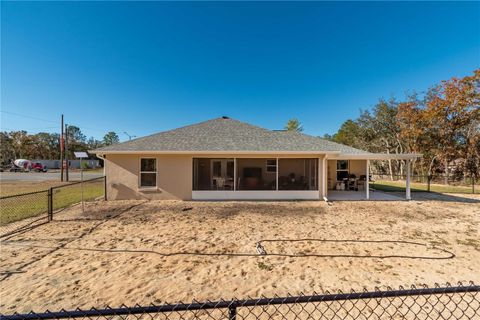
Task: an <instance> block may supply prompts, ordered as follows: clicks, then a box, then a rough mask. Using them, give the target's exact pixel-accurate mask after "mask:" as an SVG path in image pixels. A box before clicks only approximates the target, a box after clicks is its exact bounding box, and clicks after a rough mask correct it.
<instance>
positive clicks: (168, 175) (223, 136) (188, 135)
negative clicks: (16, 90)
mask: <svg viewBox="0 0 480 320" xmlns="http://www.w3.org/2000/svg"><path fill="white" fill-rule="evenodd" d="M91 152H92V153H95V154H96V155H97V156H98V157H100V158H102V159H104V170H105V176H106V179H107V182H106V185H107V187H106V188H107V198H108V199H109V200H110V199H111V200H113V199H158V200H159V199H182V200H241V199H245V200H246V199H250V200H259V199H265V200H267V199H268V200H281V199H285V200H287V199H290V200H291V199H308V200H314V199H318V200H323V199H325V200H326V199H328V196H329V193H330V192H337V193H340V192H350V193H355V194H356V195H357V197H356V198H358V195H359V194H361V195H362V197H361V198H362V199H369V198H370V194H371V191H370V188H369V179H368V178H367V177H369V161H370V160H377V159H378V160H381V159H403V160H407V161H406V162H407V172H408V177H409V174H410V164H409V163H410V160H412V159H415V158H417V157H419V156H420V155H416V154H401V155H392V154H374V153H369V152H366V151H363V150H359V149H355V148H352V147H349V146H346V145H342V144H338V143H335V142H331V141H328V140H325V139H321V138H318V137H314V136H309V135H306V134H303V133H299V132H292V131H285V130H268V129H264V128H260V127H257V126H254V125H251V124H248V123H244V122H241V121H238V120H234V119H231V118H229V117H221V118H217V119H212V120H208V121H205V122H200V123H197V124H193V125H189V126H186V127H181V128H178V129H173V130H169V131H165V132H160V133H157V134H153V135H150V136H146V137H143V138H138V139H134V140H130V141H126V142H123V143H119V144H115V145H110V146H107V147H103V148H100V149H96V150H93V151H91ZM406 187H407V188H406V190H407V191H406V199H410V179H409V178H407V183H406ZM344 190H348V191H344ZM345 194H346V193H345Z"/></svg>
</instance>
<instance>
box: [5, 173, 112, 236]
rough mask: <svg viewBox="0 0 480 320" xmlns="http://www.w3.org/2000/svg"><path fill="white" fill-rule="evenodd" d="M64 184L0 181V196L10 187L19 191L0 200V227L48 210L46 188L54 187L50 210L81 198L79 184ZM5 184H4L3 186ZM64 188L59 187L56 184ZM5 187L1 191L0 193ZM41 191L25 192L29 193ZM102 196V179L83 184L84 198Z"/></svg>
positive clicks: (9, 190) (10, 189)
mask: <svg viewBox="0 0 480 320" xmlns="http://www.w3.org/2000/svg"><path fill="white" fill-rule="evenodd" d="M67 184H68V183H62V182H58V181H48V182H45V181H43V182H40V183H32V182H23V181H19V182H11V183H7V184H2V188H1V190H2V193H1V196H10V195H12V192H11V191H12V190H15V191H16V194H22V195H19V196H16V197H10V198H4V199H0V207H1V210H0V226H3V225H6V224H9V223H11V222H15V221H19V220H23V219H26V218H32V217H36V216H39V215H41V214H46V213H47V211H48V192H47V189H49V188H50V187H57V188H55V189H54V193H53V210H54V212H55V210H59V209H62V208H65V207H67V206H70V205H72V204H74V203H78V202H80V201H81V190H82V189H81V188H82V187H81V184H74V185H69V186H67ZM6 185H8V186H6ZM62 185H63V186H64V187H61V188H60V187H59V186H62ZM4 190H5V192H4ZM39 190H43V191H42V192H38V193H33V194H25V193H30V192H36V191H39ZM102 195H103V180H101V179H99V180H96V181H94V182H87V183H84V199H85V200H93V199H95V198H98V197H100V196H102Z"/></svg>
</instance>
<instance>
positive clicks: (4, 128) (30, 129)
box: [0, 126, 57, 132]
mask: <svg viewBox="0 0 480 320" xmlns="http://www.w3.org/2000/svg"><path fill="white" fill-rule="evenodd" d="M56 128H57V127H40V128H39V127H37V128H28V129H14V128H9V127H4V126H0V130H9V131H27V132H28V131H32V130H45V129H56Z"/></svg>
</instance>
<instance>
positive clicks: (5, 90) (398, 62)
mask: <svg viewBox="0 0 480 320" xmlns="http://www.w3.org/2000/svg"><path fill="white" fill-rule="evenodd" d="M478 67H480V3H479V2H455V3H453V2H439V3H436V2H421V3H414V2H406V3H399V2H368V3H361V2H338V3H333V2H315V3H314V2H303V3H290V2H279V3H274V2H263V3H262V2H260V3H256V2H235V3H233V2H194V3H187V2H180V3H173V2H164V3H161V2H143V3H133V2H69V3H62V2H48V3H42V2H2V3H1V108H2V113H1V127H2V128H1V129H2V130H19V129H24V130H27V131H29V132H38V131H47V132H54V131H58V129H57V128H55V126H57V124H56V122H57V121H59V119H60V114H61V113H64V114H65V118H66V122H67V123H70V124H75V125H78V126H80V127H81V128H82V131H83V132H84V133H85V134H87V136H95V137H97V138H101V137H102V136H103V134H104V133H105V132H106V131H109V130H114V131H116V132H117V133H119V135H120V137H121V139H122V140H125V139H126V138H127V137H126V135H124V134H122V132H124V131H127V132H128V133H130V134H133V135H136V136H142V135H146V134H150V133H154V132H158V131H162V130H167V129H171V128H175V127H178V126H182V125H187V124H190V123H194V122H199V121H203V120H207V119H210V118H215V117H219V116H222V115H228V116H230V117H233V118H236V119H239V120H242V121H246V122H250V123H253V124H257V125H260V126H263V127H266V128H271V129H279V128H282V127H283V125H284V124H285V122H286V121H287V120H288V119H289V118H292V117H297V118H298V119H300V121H301V122H302V123H303V125H304V128H305V132H306V133H309V134H313V135H323V134H324V133H334V132H335V131H336V130H337V129H338V127H339V126H340V125H341V123H342V122H343V121H345V120H346V119H348V118H355V117H356V116H358V114H359V109H366V108H369V107H371V106H372V105H374V104H375V102H376V101H377V100H378V99H379V98H381V97H383V98H390V97H391V96H396V97H399V98H401V97H403V95H404V93H405V92H407V91H412V90H417V91H422V90H425V89H427V88H428V87H429V86H431V85H432V84H434V83H437V82H439V81H440V80H442V79H448V78H450V77H452V76H459V77H460V76H465V75H468V74H470V73H471V72H472V71H473V70H474V69H476V68H478ZM11 113H18V114H22V115H24V116H18V115H13V114H11ZM27 116H28V117H30V118H28V117H27ZM33 118H38V119H33ZM40 119H41V120H40ZM44 120H48V121H44Z"/></svg>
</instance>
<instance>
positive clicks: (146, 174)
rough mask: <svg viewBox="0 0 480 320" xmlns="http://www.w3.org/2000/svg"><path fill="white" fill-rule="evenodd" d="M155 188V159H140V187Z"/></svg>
mask: <svg viewBox="0 0 480 320" xmlns="http://www.w3.org/2000/svg"><path fill="white" fill-rule="evenodd" d="M156 186H157V159H154V158H142V159H140V187H156Z"/></svg>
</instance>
